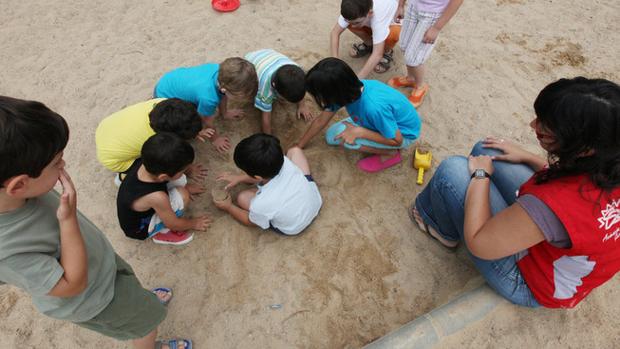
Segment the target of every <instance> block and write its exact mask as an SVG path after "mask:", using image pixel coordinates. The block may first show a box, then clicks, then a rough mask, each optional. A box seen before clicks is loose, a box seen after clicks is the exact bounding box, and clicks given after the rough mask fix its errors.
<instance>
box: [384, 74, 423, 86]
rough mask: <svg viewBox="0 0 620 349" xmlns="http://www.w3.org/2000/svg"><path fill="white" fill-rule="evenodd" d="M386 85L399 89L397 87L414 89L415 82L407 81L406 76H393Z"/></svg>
mask: <svg viewBox="0 0 620 349" xmlns="http://www.w3.org/2000/svg"><path fill="white" fill-rule="evenodd" d="M388 85H390V86H392V87H394V88H399V87H411V88H415V86H416V85H415V81H409V79H407V77H406V76H395V77H393V78H391V79H390V80H388Z"/></svg>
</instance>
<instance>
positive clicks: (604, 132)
mask: <svg viewBox="0 0 620 349" xmlns="http://www.w3.org/2000/svg"><path fill="white" fill-rule="evenodd" d="M534 110H535V111H536V117H537V120H538V122H540V124H541V126H543V127H544V128H545V129H547V130H549V131H550V132H551V133H553V135H554V138H555V141H554V143H553V145H552V149H551V150H549V160H550V161H549V169H548V170H547V171H542V172H540V173H539V174H538V175H537V177H536V180H537V182H538V183H542V182H546V181H548V180H550V179H554V178H559V177H563V176H570V175H577V174H588V175H589V177H590V179H591V180H592V182H593V183H594V184H595V185H596V186H598V187H599V188H601V189H605V190H610V189H613V188H615V187H617V186H618V185H620V86H618V85H617V84H615V83H613V82H611V81H608V80H604V79H586V78H584V77H577V78H574V79H560V80H558V81H556V82H553V83H551V84H549V85H547V86H546V87H545V88H544V89H543V90H542V91H540V93H539V94H538V97H537V98H536V101H535V102H534Z"/></svg>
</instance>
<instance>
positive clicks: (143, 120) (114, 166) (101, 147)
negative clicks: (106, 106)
mask: <svg viewBox="0 0 620 349" xmlns="http://www.w3.org/2000/svg"><path fill="white" fill-rule="evenodd" d="M164 99H165V98H157V99H151V100H148V101H146V102H142V103H138V104H134V105H131V106H129V107H126V108H125V109H122V110H120V111H117V112H116V113H114V114H112V115H110V116H108V117H107V118H105V119H103V121H101V123H99V126H97V131H96V133H95V143H96V144H97V159H99V162H100V163H101V164H102V165H103V166H105V167H106V168H107V169H109V170H111V171H114V172H124V171H127V170H128V169H129V167H130V166H131V164H132V163H133V162H134V160H136V159H137V158H139V157H140V152H141V151H142V145H143V144H144V142H146V140H147V139H149V138H150V137H151V136H152V135H154V134H155V131H153V129H152V128H151V126H150V124H149V113H150V112H151V110H153V107H155V105H157V103H159V102H161V101H163V100H164Z"/></svg>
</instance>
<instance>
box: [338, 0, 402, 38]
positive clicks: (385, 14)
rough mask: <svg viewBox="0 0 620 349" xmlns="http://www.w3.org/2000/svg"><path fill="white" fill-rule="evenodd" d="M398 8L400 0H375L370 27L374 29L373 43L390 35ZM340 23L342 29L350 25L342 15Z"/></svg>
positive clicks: (339, 19)
mask: <svg viewBox="0 0 620 349" xmlns="http://www.w3.org/2000/svg"><path fill="white" fill-rule="evenodd" d="M396 10H398V0H373V5H372V16H371V17H370V29H372V44H373V45H376V44H380V43H382V42H384V41H385V39H387V37H388V35H390V24H392V22H393V21H394V16H396ZM338 25H340V27H341V28H342V29H345V28H347V27H348V26H349V22H347V21H346V19H344V17H342V15H340V17H338Z"/></svg>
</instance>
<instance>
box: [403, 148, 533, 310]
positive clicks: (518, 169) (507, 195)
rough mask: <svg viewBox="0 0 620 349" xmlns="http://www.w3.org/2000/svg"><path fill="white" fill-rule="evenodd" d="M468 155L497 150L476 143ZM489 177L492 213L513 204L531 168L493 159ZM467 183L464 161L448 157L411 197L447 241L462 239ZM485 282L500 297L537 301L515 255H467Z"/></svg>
mask: <svg viewBox="0 0 620 349" xmlns="http://www.w3.org/2000/svg"><path fill="white" fill-rule="evenodd" d="M471 154H472V155H491V156H492V155H498V154H501V152H500V151H498V150H495V149H487V148H483V147H482V143H481V142H479V143H477V144H476V145H475V146H474V148H473V149H472V151H471ZM493 166H494V167H495V171H494V172H493V175H492V176H491V188H490V204H491V211H492V213H493V215H495V214H497V213H498V212H499V211H501V210H503V209H505V208H506V207H508V206H509V205H512V204H513V203H515V199H516V197H517V190H518V189H519V187H520V186H521V185H522V184H523V183H525V181H527V180H528V179H529V178H530V177H531V176H532V174H533V173H534V171H533V170H532V169H531V168H530V167H528V166H526V165H523V164H512V163H508V162H504V161H494V162H493ZM469 182H470V173H469V169H468V160H467V158H466V157H464V156H452V157H449V158H447V159H446V160H444V161H442V162H441V164H440V165H439V167H438V168H437V170H436V171H435V174H434V175H433V178H431V180H430V181H429V183H428V185H427V186H426V188H425V189H424V190H423V191H422V193H420V195H419V196H418V197H417V198H416V200H415V207H416V209H417V210H418V212H419V213H420V216H421V217H422V219H423V220H424V222H425V223H426V224H428V225H429V227H432V228H433V229H435V230H436V231H437V232H438V233H439V234H440V235H441V236H442V237H444V238H445V239H447V240H450V241H461V240H463V233H464V230H463V229H464V218H465V195H466V193H467V188H468V186H469ZM469 255H470V256H471V259H472V260H473V262H474V264H475V266H476V268H477V269H478V270H479V271H480V273H481V274H482V276H483V277H484V278H485V280H486V281H487V283H488V284H489V285H490V286H491V287H492V288H493V289H495V290H496V291H497V293H499V294H500V295H501V296H503V297H504V298H506V299H508V300H509V301H511V302H513V303H515V304H518V305H523V306H528V307H537V306H539V304H538V302H537V301H536V299H535V298H534V295H533V294H532V292H531V291H530V289H529V287H528V286H527V284H526V283H525V280H524V279H523V276H522V275H521V271H520V270H519V267H518V266H517V255H512V256H508V257H504V258H500V259H497V260H484V259H480V258H477V257H475V256H473V255H472V254H471V253H470V254H469Z"/></svg>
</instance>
